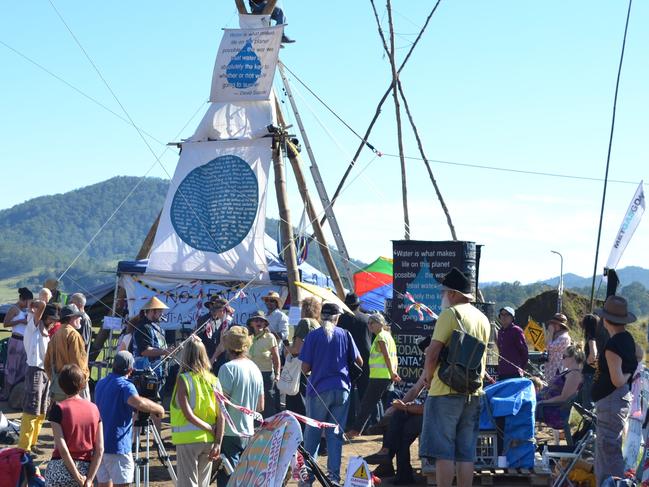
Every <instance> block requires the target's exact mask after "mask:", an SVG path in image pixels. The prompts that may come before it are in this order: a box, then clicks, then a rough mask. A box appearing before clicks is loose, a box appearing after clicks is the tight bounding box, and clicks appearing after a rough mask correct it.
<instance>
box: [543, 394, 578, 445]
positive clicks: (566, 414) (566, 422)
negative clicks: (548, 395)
mask: <svg viewBox="0 0 649 487" xmlns="http://www.w3.org/2000/svg"><path fill="white" fill-rule="evenodd" d="M576 399H577V394H575V395H573V396H572V397H570V398H568V399H567V400H565V401H564V402H554V403H549V404H540V405H539V404H537V406H536V408H537V409H541V411H542V412H541V417H542V418H543V417H545V412H544V411H543V410H544V409H545V408H556V407H558V408H559V411H560V414H561V422H562V424H563V434H564V436H565V438H566V444H567V445H568V446H572V445H573V444H574V440H573V438H572V432H571V431H570V413H571V411H572V407H573V405H574V404H575V401H576ZM540 421H541V422H543V420H540ZM552 430H553V431H557V430H555V429H554V428H553V429H552ZM557 444H559V442H558V441H557Z"/></svg>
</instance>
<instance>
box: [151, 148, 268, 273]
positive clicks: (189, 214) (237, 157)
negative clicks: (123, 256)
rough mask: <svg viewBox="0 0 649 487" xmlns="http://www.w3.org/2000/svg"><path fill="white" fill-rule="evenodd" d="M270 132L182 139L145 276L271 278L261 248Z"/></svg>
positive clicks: (264, 218) (264, 219)
mask: <svg viewBox="0 0 649 487" xmlns="http://www.w3.org/2000/svg"><path fill="white" fill-rule="evenodd" d="M271 143H272V140H271V139H270V138H263V139H257V140H245V141H214V142H186V143H183V144H182V152H181V154H180V160H179V162H178V165H177V166H176V172H175V173H174V176H173V178H172V180H171V184H170V186H169V191H168V193H167V198H166V200H165V204H164V207H163V210H162V213H161V216H160V222H159V224H158V229H157V232H156V235H155V239H154V242H153V246H152V249H151V255H150V257H149V262H148V266H147V270H146V274H147V275H154V276H165V277H174V276H175V277H182V278H184V279H211V280H218V279H223V280H227V281H249V280H251V279H253V278H259V279H262V280H265V281H268V266H267V261H266V254H265V249H264V228H265V224H266V193H267V191H266V189H267V183H268V172H269V169H270V161H271Z"/></svg>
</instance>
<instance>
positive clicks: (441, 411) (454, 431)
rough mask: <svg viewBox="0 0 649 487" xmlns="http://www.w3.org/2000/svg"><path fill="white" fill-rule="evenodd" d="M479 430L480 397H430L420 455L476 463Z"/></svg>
mask: <svg viewBox="0 0 649 487" xmlns="http://www.w3.org/2000/svg"><path fill="white" fill-rule="evenodd" d="M479 428H480V396H466V395H464V394H450V395H447V396H428V398H427V399H426V403H425V405H424V424H423V427H422V431H421V435H420V438H419V456H420V457H422V458H430V459H438V460H451V461H455V462H470V463H473V462H474V460H475V449H476V443H477V441H478V432H479Z"/></svg>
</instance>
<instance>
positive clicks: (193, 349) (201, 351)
mask: <svg viewBox="0 0 649 487" xmlns="http://www.w3.org/2000/svg"><path fill="white" fill-rule="evenodd" d="M180 362H181V364H182V365H181V366H180V372H181V373H183V372H195V373H197V374H204V373H206V372H210V369H211V368H212V366H211V364H210V359H209V358H208V356H207V351H206V350H205V345H203V342H202V341H201V340H200V338H198V337H196V336H194V337H192V338H191V339H190V340H187V343H185V345H184V347H183V354H182V358H181V360H180Z"/></svg>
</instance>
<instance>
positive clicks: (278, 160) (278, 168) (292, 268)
mask: <svg viewBox="0 0 649 487" xmlns="http://www.w3.org/2000/svg"><path fill="white" fill-rule="evenodd" d="M283 137H284V136H283V134H280V135H279V136H276V137H275V138H274V141H273V169H274V171H275V192H276V193H277V206H278V208H279V218H280V232H281V234H282V241H283V245H284V249H283V252H282V257H283V260H284V264H285V265H286V271H287V274H288V292H289V295H290V297H291V304H292V305H294V306H295V305H297V303H298V295H297V286H296V285H295V282H296V281H299V280H300V273H299V271H298V268H297V252H296V251H295V240H294V239H293V227H292V226H291V210H290V209H289V207H288V195H287V192H286V171H285V170H284V161H283V160H282V148H281V146H282V144H281V140H282V139H283Z"/></svg>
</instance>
